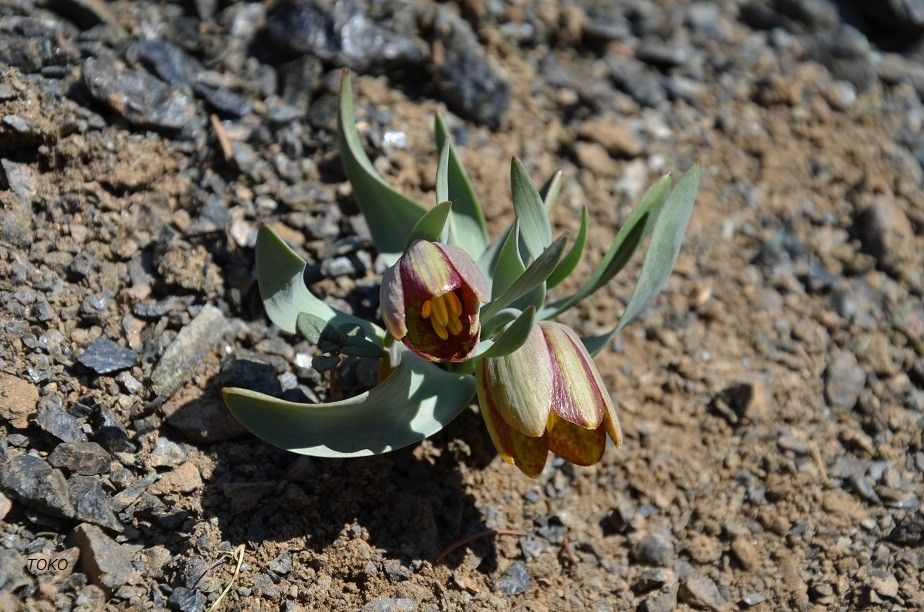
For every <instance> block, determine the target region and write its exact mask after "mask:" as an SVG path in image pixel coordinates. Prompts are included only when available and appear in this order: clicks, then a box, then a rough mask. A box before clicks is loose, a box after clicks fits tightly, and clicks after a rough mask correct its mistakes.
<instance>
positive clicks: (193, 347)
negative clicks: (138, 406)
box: [151, 304, 237, 397]
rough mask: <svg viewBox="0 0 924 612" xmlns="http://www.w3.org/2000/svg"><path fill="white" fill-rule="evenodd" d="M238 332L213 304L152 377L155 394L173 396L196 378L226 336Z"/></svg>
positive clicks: (178, 338)
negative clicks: (196, 371) (196, 373)
mask: <svg viewBox="0 0 924 612" xmlns="http://www.w3.org/2000/svg"><path fill="white" fill-rule="evenodd" d="M236 328H237V326H235V325H231V324H229V322H228V321H227V320H226V319H225V317H224V315H223V314H221V311H220V310H218V309H217V308H215V307H214V306H212V305H210V304H206V305H205V306H203V307H202V310H201V311H199V314H197V315H196V317H195V318H194V319H193V320H192V321H191V322H190V324H189V325H187V326H186V327H184V328H183V329H181V330H180V332H179V333H178V334H177V335H176V337H175V338H174V339H173V342H171V343H170V346H168V347H167V350H165V351H164V354H163V356H162V357H161V358H160V362H159V363H158V364H157V367H156V368H154V371H153V372H152V373H151V387H152V388H153V390H154V393H156V394H157V395H158V396H160V397H167V396H170V395H172V394H173V392H174V391H176V390H177V389H178V388H179V387H180V385H182V384H183V383H184V382H185V381H186V380H187V379H188V378H189V377H190V376H192V374H193V372H194V371H195V368H196V366H198V365H199V364H200V363H201V362H202V361H203V360H204V359H205V357H206V356H207V355H208V354H209V353H210V352H212V349H214V348H215V346H217V345H218V343H219V342H220V341H221V339H222V337H223V336H224V334H225V333H230V332H231V331H232V330H234V329H236Z"/></svg>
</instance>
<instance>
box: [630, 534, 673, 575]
mask: <svg viewBox="0 0 924 612" xmlns="http://www.w3.org/2000/svg"><path fill="white" fill-rule="evenodd" d="M632 556H633V557H634V558H635V560H636V561H638V562H639V563H644V564H646V565H660V566H662V567H669V566H670V565H671V563H673V561H674V544H673V543H672V542H671V541H670V539H668V538H667V536H665V535H664V534H661V533H649V534H648V535H646V536H644V537H642V539H640V540H639V541H638V542H636V543H635V545H634V546H633V547H632Z"/></svg>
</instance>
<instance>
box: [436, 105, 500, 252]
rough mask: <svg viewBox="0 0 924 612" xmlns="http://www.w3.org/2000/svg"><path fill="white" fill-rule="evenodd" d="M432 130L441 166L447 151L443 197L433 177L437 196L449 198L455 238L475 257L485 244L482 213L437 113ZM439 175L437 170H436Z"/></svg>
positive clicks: (486, 236)
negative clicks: (444, 152)
mask: <svg viewBox="0 0 924 612" xmlns="http://www.w3.org/2000/svg"><path fill="white" fill-rule="evenodd" d="M433 128H434V129H433V131H434V133H435V136H436V149H437V151H439V152H440V165H442V156H443V155H442V154H443V150H444V149H446V150H448V153H447V159H446V186H447V189H448V191H447V193H446V195H445V197H443V196H440V195H439V189H440V185H439V180H437V194H438V195H437V199H438V200H440V201H443V200H450V201H452V202H453V207H452V228H453V231H454V233H455V236H456V240H457V242H458V244H459V246H461V247H462V248H463V249H465V251H466V252H467V253H468V254H469V255H471V256H472V259H474V260H477V259H478V258H479V257H481V254H482V253H484V250H485V247H486V246H487V244H488V225H487V223H485V220H484V213H483V212H482V210H481V205H480V204H479V203H478V196H476V195H475V190H474V188H473V187H472V183H471V181H470V180H469V179H468V175H467V174H466V173H465V168H464V167H463V166H462V161H461V160H460V159H459V155H458V153H456V148H455V146H454V145H453V143H452V136H451V135H450V133H449V130H448V129H447V128H446V124H445V123H444V122H443V118H442V117H440V115H439V114H437V115H436V116H435V117H434V120H433ZM437 177H439V172H437Z"/></svg>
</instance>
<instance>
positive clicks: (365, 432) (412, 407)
mask: <svg viewBox="0 0 924 612" xmlns="http://www.w3.org/2000/svg"><path fill="white" fill-rule="evenodd" d="M222 392H223V395H224V399H225V404H226V405H227V406H228V409H229V410H230V411H231V413H232V414H233V415H234V416H235V417H236V418H237V419H238V420H239V421H240V422H241V423H242V424H243V425H244V427H246V428H247V429H248V430H250V431H251V432H252V433H254V434H255V435H257V436H259V437H260V438H262V439H263V440H265V441H266V442H269V443H270V444H273V445H275V446H278V447H280V448H284V449H286V450H289V451H292V452H294V453H300V454H303V455H313V456H315V457H361V456H366V455H377V454H381V453H386V452H388V451H392V450H395V449H398V448H402V447H404V446H408V445H409V444H414V443H415V442H419V441H420V440H423V439H424V438H426V437H428V436H432V435H433V434H435V433H437V432H438V431H440V430H441V429H442V428H443V427H445V426H446V425H448V424H449V422H450V421H452V420H453V419H454V418H455V417H456V416H457V415H458V414H459V413H460V412H462V410H463V409H464V408H465V407H466V406H467V405H468V403H469V401H470V400H471V398H472V395H474V393H475V380H474V379H473V378H472V377H471V376H468V375H465V374H455V373H450V372H446V371H445V370H442V369H440V368H439V367H437V366H435V365H433V364H431V363H429V362H426V361H424V360H423V359H420V358H418V357H416V356H414V355H412V354H409V353H405V354H404V355H403V357H402V359H401V363H400V365H399V366H398V367H397V368H396V369H395V371H394V372H392V373H391V374H390V375H389V376H388V378H386V379H385V380H384V381H382V383H381V384H379V385H378V386H377V387H375V388H374V389H372V390H371V391H367V392H366V393H363V394H361V395H357V396H356V397H351V398H349V399H345V400H341V401H338V402H329V403H326V404H299V403H296V402H288V401H285V400H281V399H278V398H275V397H272V396H269V395H264V394H262V393H257V392H256V391H250V390H247V389H237V388H226V389H223V390H222Z"/></svg>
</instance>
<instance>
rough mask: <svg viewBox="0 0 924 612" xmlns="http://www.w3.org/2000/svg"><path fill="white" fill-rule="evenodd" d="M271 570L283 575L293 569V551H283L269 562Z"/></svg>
mask: <svg viewBox="0 0 924 612" xmlns="http://www.w3.org/2000/svg"><path fill="white" fill-rule="evenodd" d="M269 570H270V571H271V572H273V573H274V574H278V575H280V576H283V575H285V574H288V573H289V572H291V571H292V553H290V552H288V551H285V552H281V553H279V554H278V555H276V557H275V558H274V559H273V560H272V561H270V562H269Z"/></svg>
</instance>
